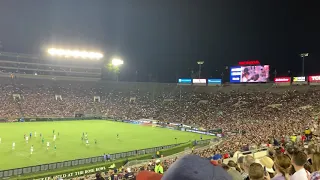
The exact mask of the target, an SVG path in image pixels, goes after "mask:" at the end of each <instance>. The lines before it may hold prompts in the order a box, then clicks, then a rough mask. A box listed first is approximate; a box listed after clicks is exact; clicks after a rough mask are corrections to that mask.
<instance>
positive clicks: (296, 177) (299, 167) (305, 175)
mask: <svg viewBox="0 0 320 180" xmlns="http://www.w3.org/2000/svg"><path fill="white" fill-rule="evenodd" d="M306 162H307V155H306V153H304V152H303V151H297V152H294V153H293V155H292V158H291V164H292V166H293V167H294V170H295V171H296V172H295V173H294V174H293V175H292V176H291V177H290V180H308V179H310V172H308V171H307V170H306V169H304V164H305V163H306Z"/></svg>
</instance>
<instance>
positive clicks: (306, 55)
mask: <svg viewBox="0 0 320 180" xmlns="http://www.w3.org/2000/svg"><path fill="white" fill-rule="evenodd" d="M308 56H309V53H301V54H300V57H301V58H302V76H304V57H308Z"/></svg>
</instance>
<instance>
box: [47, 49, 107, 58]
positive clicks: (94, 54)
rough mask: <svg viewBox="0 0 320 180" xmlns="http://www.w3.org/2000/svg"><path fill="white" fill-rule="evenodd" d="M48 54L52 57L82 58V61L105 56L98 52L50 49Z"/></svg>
mask: <svg viewBox="0 0 320 180" xmlns="http://www.w3.org/2000/svg"><path fill="white" fill-rule="evenodd" d="M48 53H49V54H50V55H52V56H62V57H66V58H68V57H73V58H82V59H98V60H99V59H101V58H103V54H101V53H98V52H88V51H79V50H70V49H56V48H50V49H48Z"/></svg>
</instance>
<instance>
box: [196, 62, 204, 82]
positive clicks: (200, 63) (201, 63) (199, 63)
mask: <svg viewBox="0 0 320 180" xmlns="http://www.w3.org/2000/svg"><path fill="white" fill-rule="evenodd" d="M197 64H198V65H199V79H200V77H201V65H203V64H204V61H197Z"/></svg>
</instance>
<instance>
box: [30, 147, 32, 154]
mask: <svg viewBox="0 0 320 180" xmlns="http://www.w3.org/2000/svg"><path fill="white" fill-rule="evenodd" d="M32 153H33V145H32V146H31V149H30V154H32Z"/></svg>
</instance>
